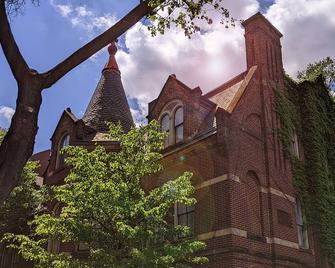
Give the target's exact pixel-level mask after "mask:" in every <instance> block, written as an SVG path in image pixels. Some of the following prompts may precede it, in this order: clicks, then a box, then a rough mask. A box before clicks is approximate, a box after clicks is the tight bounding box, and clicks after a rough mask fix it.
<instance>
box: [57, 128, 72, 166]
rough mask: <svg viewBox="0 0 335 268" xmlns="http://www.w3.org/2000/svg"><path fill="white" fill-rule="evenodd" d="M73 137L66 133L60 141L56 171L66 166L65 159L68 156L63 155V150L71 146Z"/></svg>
mask: <svg viewBox="0 0 335 268" xmlns="http://www.w3.org/2000/svg"><path fill="white" fill-rule="evenodd" d="M70 140H71V136H70V134H69V133H68V132H65V133H64V134H63V135H62V138H61V139H60V140H59V143H58V146H57V159H56V169H59V168H62V167H64V166H65V162H64V160H65V158H66V155H65V154H62V153H61V150H62V149H63V148H64V147H65V146H68V145H70Z"/></svg>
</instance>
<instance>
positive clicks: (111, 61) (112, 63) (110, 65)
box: [102, 40, 120, 73]
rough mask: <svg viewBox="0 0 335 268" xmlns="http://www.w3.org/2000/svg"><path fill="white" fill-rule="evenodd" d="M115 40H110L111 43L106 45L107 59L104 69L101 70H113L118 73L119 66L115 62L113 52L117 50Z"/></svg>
mask: <svg viewBox="0 0 335 268" xmlns="http://www.w3.org/2000/svg"><path fill="white" fill-rule="evenodd" d="M116 42H117V40H115V41H112V42H111V44H110V45H109V46H108V53H109V59H108V62H107V63H106V65H105V67H104V69H103V70H102V71H103V72H104V71H114V72H117V73H120V70H119V66H118V65H117V62H116V59H115V54H116V52H117V47H116V44H115V43H116Z"/></svg>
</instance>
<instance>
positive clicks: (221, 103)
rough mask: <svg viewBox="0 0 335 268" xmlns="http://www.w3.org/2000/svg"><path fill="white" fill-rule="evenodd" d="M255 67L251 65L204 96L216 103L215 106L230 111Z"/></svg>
mask: <svg viewBox="0 0 335 268" xmlns="http://www.w3.org/2000/svg"><path fill="white" fill-rule="evenodd" d="M256 69H257V66H253V67H251V68H250V69H249V71H247V72H244V73H241V74H239V75H238V76H236V77H234V78H233V79H231V80H230V81H228V82H226V83H224V84H223V85H221V86H219V87H218V88H216V89H214V90H212V91H210V92H208V93H207V94H206V95H205V97H207V98H208V99H209V100H211V101H212V102H214V103H215V104H217V107H220V108H223V109H224V110H226V111H227V112H229V113H232V112H233V110H234V108H235V106H236V104H237V103H238V101H239V100H240V98H241V96H242V95H243V93H244V91H245V89H246V88H247V86H248V84H249V82H250V80H251V78H252V77H253V75H254V73H255V71H256Z"/></svg>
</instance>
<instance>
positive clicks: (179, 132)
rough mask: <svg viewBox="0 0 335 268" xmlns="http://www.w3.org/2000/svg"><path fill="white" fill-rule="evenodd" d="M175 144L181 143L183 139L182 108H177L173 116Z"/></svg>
mask: <svg viewBox="0 0 335 268" xmlns="http://www.w3.org/2000/svg"><path fill="white" fill-rule="evenodd" d="M174 130H175V142H176V143H178V142H181V141H183V138H184V113H183V107H179V108H178V109H177V110H176V112H175V114H174Z"/></svg>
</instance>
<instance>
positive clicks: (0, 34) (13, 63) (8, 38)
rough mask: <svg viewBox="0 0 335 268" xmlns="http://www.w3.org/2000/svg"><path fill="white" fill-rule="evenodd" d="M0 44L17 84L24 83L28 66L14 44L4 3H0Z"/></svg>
mask: <svg viewBox="0 0 335 268" xmlns="http://www.w3.org/2000/svg"><path fill="white" fill-rule="evenodd" d="M0 43H1V47H2V50H3V53H4V55H5V57H6V59H7V62H8V64H9V66H10V69H11V70H12V73H13V75H14V77H15V79H16V81H17V82H18V83H20V82H22V81H24V79H25V77H26V76H27V75H28V74H29V66H28V65H27V63H26V61H25V60H24V58H23V56H22V54H21V52H20V50H19V48H18V46H17V44H16V42H15V39H14V36H13V34H12V31H11V29H10V25H9V22H8V18H7V13H6V7H5V2H4V1H0Z"/></svg>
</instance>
